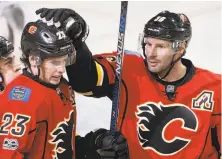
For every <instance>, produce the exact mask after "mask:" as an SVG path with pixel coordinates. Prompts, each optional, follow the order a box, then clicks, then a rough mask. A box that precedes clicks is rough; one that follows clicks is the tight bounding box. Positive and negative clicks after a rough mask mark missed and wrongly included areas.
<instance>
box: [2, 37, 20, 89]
mask: <svg viewBox="0 0 222 159" xmlns="http://www.w3.org/2000/svg"><path fill="white" fill-rule="evenodd" d="M13 51H14V46H13V44H12V43H11V42H9V41H8V40H7V39H6V38H4V37H2V36H0V93H2V92H3V90H4V88H5V87H6V85H8V84H9V83H10V82H11V81H12V80H14V79H15V78H16V77H17V76H18V75H19V74H20V73H21V71H20V70H21V67H20V65H16V63H15V60H14V55H13V54H12V53H13Z"/></svg>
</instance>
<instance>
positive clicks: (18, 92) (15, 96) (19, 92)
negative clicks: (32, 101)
mask: <svg viewBox="0 0 222 159" xmlns="http://www.w3.org/2000/svg"><path fill="white" fill-rule="evenodd" d="M30 95H31V89H29V88H27V87H24V86H15V87H13V88H12V89H11V91H10V94H9V100H20V101H23V102H28V101H29V98H30Z"/></svg>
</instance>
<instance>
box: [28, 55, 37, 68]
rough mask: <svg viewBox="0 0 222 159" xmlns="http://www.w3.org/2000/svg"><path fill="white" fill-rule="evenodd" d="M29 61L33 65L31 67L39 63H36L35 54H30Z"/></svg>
mask: <svg viewBox="0 0 222 159" xmlns="http://www.w3.org/2000/svg"><path fill="white" fill-rule="evenodd" d="M29 63H30V65H31V67H37V63H36V60H35V56H33V55H30V56H29Z"/></svg>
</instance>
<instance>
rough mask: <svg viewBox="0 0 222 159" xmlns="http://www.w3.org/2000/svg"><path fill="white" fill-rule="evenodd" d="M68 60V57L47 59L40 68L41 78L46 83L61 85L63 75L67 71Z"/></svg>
mask: <svg viewBox="0 0 222 159" xmlns="http://www.w3.org/2000/svg"><path fill="white" fill-rule="evenodd" d="M67 58H68V55H65V56H61V57H50V58H47V59H45V60H44V61H43V63H42V65H41V67H40V69H41V73H40V78H41V79H42V80H43V81H44V82H46V83H50V84H53V85H57V84H59V82H60V80H61V77H62V75H63V73H65V71H66V69H65V67H66V61H67Z"/></svg>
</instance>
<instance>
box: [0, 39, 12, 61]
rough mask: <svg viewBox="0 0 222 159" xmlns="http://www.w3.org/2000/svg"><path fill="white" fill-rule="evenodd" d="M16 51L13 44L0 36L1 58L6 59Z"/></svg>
mask: <svg viewBox="0 0 222 159" xmlns="http://www.w3.org/2000/svg"><path fill="white" fill-rule="evenodd" d="M13 51H14V46H13V44H12V42H10V41H8V40H7V39H6V38H4V37H2V36H0V58H2V57H3V58H6V57H7V56H8V55H10V54H11V53H12V52H13Z"/></svg>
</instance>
